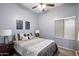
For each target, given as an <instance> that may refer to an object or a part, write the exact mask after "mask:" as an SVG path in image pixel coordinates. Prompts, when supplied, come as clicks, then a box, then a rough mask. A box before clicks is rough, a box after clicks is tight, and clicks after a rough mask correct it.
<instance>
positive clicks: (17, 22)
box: [16, 20, 23, 29]
mask: <svg viewBox="0 0 79 59" xmlns="http://www.w3.org/2000/svg"><path fill="white" fill-rule="evenodd" d="M16 29H23V21H22V20H16Z"/></svg>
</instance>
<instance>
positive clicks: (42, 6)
mask: <svg viewBox="0 0 79 59" xmlns="http://www.w3.org/2000/svg"><path fill="white" fill-rule="evenodd" d="M38 8H39V9H40V10H43V9H45V8H46V5H45V4H43V5H38Z"/></svg>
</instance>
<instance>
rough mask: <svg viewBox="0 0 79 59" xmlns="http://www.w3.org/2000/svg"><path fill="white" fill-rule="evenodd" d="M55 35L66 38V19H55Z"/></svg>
mask: <svg viewBox="0 0 79 59" xmlns="http://www.w3.org/2000/svg"><path fill="white" fill-rule="evenodd" d="M55 35H56V38H64V20H56V21H55Z"/></svg>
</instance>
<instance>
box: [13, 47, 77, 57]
mask: <svg viewBox="0 0 79 59" xmlns="http://www.w3.org/2000/svg"><path fill="white" fill-rule="evenodd" d="M13 56H20V55H19V54H18V53H14V54H13ZM55 56H76V55H75V52H74V51H71V50H67V49H63V48H58V52H57V53H56V54H55Z"/></svg>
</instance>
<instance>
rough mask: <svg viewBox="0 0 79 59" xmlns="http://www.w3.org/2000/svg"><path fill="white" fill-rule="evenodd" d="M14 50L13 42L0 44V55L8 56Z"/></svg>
mask: <svg viewBox="0 0 79 59" xmlns="http://www.w3.org/2000/svg"><path fill="white" fill-rule="evenodd" d="M13 52H14V48H13V43H9V44H0V56H9V55H12V54H13Z"/></svg>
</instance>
